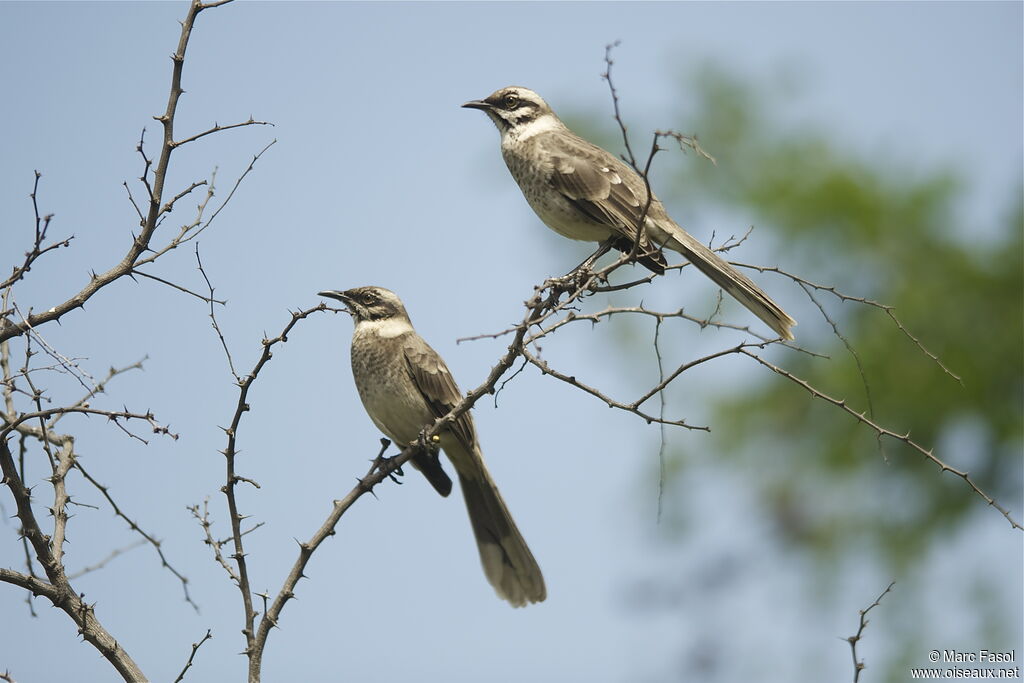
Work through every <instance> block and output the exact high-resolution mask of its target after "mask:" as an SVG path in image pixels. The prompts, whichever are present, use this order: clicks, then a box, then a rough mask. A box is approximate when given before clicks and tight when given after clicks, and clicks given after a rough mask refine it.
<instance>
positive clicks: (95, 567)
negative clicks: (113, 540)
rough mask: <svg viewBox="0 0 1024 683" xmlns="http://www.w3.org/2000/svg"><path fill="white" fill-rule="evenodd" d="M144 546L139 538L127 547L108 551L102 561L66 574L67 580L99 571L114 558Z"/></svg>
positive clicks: (142, 540)
mask: <svg viewBox="0 0 1024 683" xmlns="http://www.w3.org/2000/svg"><path fill="white" fill-rule="evenodd" d="M145 544H146V539H144V538H140V539H138V540H136V541H135V542H133V543H129V544H128V545H126V546H124V547H123V548H114V549H113V550H111V551H110V553H109V554H108V555H107V556H106V557H104V558H103V559H102V560H100V561H99V562H97V563H96V564H90V565H86V566H84V567H82V568H81V569H79V570H78V571H77V572H72V573H70V574H68V579H77V578H79V577H82V576H85V575H86V574H89V573H91V572H95V571H99V570H100V569H103V568H104V567H106V566H107V565H108V564H109V563H110V562H111V561H113V560H114V559H115V558H117V557H119V556H121V555H124V554H125V553H126V552H128V551H130V550H134V549H135V548H138V547H139V546H142V545H145Z"/></svg>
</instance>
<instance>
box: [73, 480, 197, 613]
mask: <svg viewBox="0 0 1024 683" xmlns="http://www.w3.org/2000/svg"><path fill="white" fill-rule="evenodd" d="M74 466H75V469H76V470H78V472H79V473H80V474H81V475H82V476H83V477H85V479H86V481H88V482H89V483H90V484H92V485H93V486H94V487H95V488H96V490H97V491H99V492H100V494H102V496H103V497H104V498H106V500H107V503H108V504H109V505H110V508H111V509H112V510H113V511H114V515H115V516H117V517H120V518H121V519H123V520H124V521H125V522H126V523H127V524H128V528H129V529H131V530H132V531H134V532H135V533H137V534H138V535H139V536H142V542H144V543H149V544H150V545H151V546H153V549H154V550H156V554H157V555H158V556H159V557H160V565H161V566H162V567H163V568H164V569H166V570H167V571H169V572H170V573H171V574H173V575H174V577H175V578H176V579H178V581H180V582H181V590H182V593H184V595H185V602H187V603H188V604H189V605H191V606H192V609H194V610H195V611H196V612H197V613H198V612H199V605H197V604H196V603H195V602H194V601H193V600H192V596H191V595H189V592H188V577H187V576H185V575H184V574H182V573H181V572H179V571H178V570H177V569H175V568H174V566H173V565H171V563H170V562H168V561H167V556H166V555H164V549H163V547H162V542H161V541H158V540H157V539H155V538H153V536H151V535H150V534H148V533H146V531H145V530H144V529H143V528H142V527H140V526H139V525H138V524H137V523H136V522H135V520H133V519H132V518H131V517H129V516H128V515H127V514H125V513H124V512H123V511H122V510H121V507H120V506H119V505H118V504H117V502H116V501H115V500H114V498H113V496H111V495H110V488H109V487H107V486H104V485H103V484H101V483H100V482H98V481H97V480H96V479H95V478H94V477H93V476H92V475H91V474H89V473H88V472H87V471H86V470H85V468H84V467H82V463H81V462H80V461H77V460H76V461H75V464H74Z"/></svg>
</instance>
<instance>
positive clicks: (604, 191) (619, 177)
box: [551, 140, 665, 270]
mask: <svg viewBox="0 0 1024 683" xmlns="http://www.w3.org/2000/svg"><path fill="white" fill-rule="evenodd" d="M584 145H585V146H584ZM560 147H561V145H560ZM590 148H591V145H590V144H589V143H586V141H583V140H581V141H580V143H579V146H578V148H577V147H571V146H564V147H562V148H561V149H557V150H552V151H553V152H554V154H553V155H552V160H553V168H552V173H551V186H552V188H553V189H555V190H556V191H558V192H559V193H560V194H561V195H562V196H563V197H565V198H566V199H567V200H569V202H571V203H572V204H573V206H575V207H576V208H577V209H579V210H580V211H581V212H582V213H583V214H584V215H586V216H587V218H589V219H590V220H592V221H595V222H597V223H601V224H603V225H607V226H609V227H611V228H613V229H614V230H615V232H616V233H617V234H619V235H621V236H622V237H624V238H625V241H624V243H622V244H617V245H616V247H617V248H619V249H622V250H623V251H629V250H630V249H631V248H632V246H633V241H635V240H636V234H637V225H638V224H639V223H640V219H641V218H642V217H643V215H644V207H645V205H646V203H647V196H646V193H645V192H634V190H632V189H631V188H630V183H628V182H627V181H626V180H624V179H623V176H624V175H625V174H627V173H631V171H629V169H627V168H625V167H621V166H622V165H621V164H618V163H612V162H611V161H609V162H608V163H602V161H601V155H603V154H604V152H603V150H600V149H599V148H596V147H595V148H593V151H592V150H591V149H590ZM595 152H597V153H595ZM620 167H621V168H620ZM658 211H660V205H659V204H658V203H657V200H656V199H655V200H653V201H652V202H651V206H650V207H648V213H649V214H650V213H652V212H653V213H657V212H658ZM641 246H642V247H643V249H644V251H646V252H650V254H649V256H648V257H647V258H646V259H641V261H642V262H645V265H648V264H647V263H646V261H648V260H649V261H651V264H650V266H649V267H652V268H653V269H655V270H664V267H665V261H664V258H663V257H662V256H661V254H657V253H656V249H655V247H654V246H653V245H652V244H651V242H650V240H648V239H647V237H646V235H645V236H644V240H643V243H642V244H641ZM659 246H660V245H659Z"/></svg>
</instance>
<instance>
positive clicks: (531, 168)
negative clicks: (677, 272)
mask: <svg viewBox="0 0 1024 683" xmlns="http://www.w3.org/2000/svg"><path fill="white" fill-rule="evenodd" d="M462 106H463V107H469V108H471V109H479V110H481V111H483V112H484V113H486V114H487V116H488V117H490V119H491V121H493V122H494V125H495V126H497V127H498V130H499V131H500V132H501V154H502V156H503V157H504V158H505V164H506V165H507V166H508V170H509V171H510V172H511V173H512V177H513V178H515V180H516V182H517V183H518V184H519V188H520V189H521V190H522V192H523V196H524V197H526V201H527V202H529V204H530V206H531V207H532V208H533V210H534V211H535V212H536V213H537V215H538V216H539V217H540V219H541V220H542V221H544V223H546V224H547V226H548V227H549V228H551V229H552V230H554V231H555V232H557V233H558V234H560V235H564V236H565V237H569V238H571V239H574V240H584V241H588V242H601V243H606V244H608V245H609V246H612V247H615V248H617V249H619V250H620V251H624V252H629V251H631V250H632V249H633V246H634V244H635V242H636V241H637V238H638V235H639V237H640V245H639V248H638V250H637V251H638V254H637V260H638V261H639V262H640V263H641V264H642V265H644V266H646V267H647V268H649V269H650V270H652V271H654V272H658V273H660V272H664V270H665V266H666V261H665V257H664V255H663V254H662V253H661V248H663V247H668V248H669V249H671V250H673V251H677V252H679V253H680V254H682V255H683V256H685V257H686V258H687V260H689V261H690V262H691V263H692V264H693V265H695V266H696V267H697V269H698V270H700V271H701V272H702V273H704V274H705V275H706V276H708V277H709V278H711V279H712V280H713V281H714V282H715V284H717V285H718V286H719V287H721V288H722V289H724V290H725V291H726V292H727V293H728V294H729V295H730V296H732V297H733V298H734V299H736V300H737V301H739V302H740V303H741V304H743V305H744V306H746V307H747V309H749V310H750V312H751V313H753V314H754V315H756V316H757V317H758V318H760V319H761V320H763V321H764V322H765V323H766V324H767V325H768V326H769V327H771V328H772V329H773V330H774V331H775V332H776V333H777V334H779V335H780V336H781V337H783V338H784V339H792V338H793V333H792V332H791V331H790V328H791V327H792V326H794V325H796V321H795V320H793V318H791V317H790V316H789V315H787V314H786V312H785V311H783V310H782V308H781V307H779V305H778V304H776V303H775V302H774V301H772V300H771V299H770V298H769V297H768V295H767V294H765V293H764V292H763V291H761V289H760V288H759V287H758V286H757V285H755V284H754V283H753V281H752V280H751V279H750V278H748V277H747V276H745V275H743V274H742V273H740V272H739V271H737V270H736V269H735V268H733V267H732V266H731V265H729V264H728V263H726V262H725V260H723V259H722V258H721V257H719V256H718V255H717V254H715V253H714V252H713V251H711V250H710V249H708V248H707V247H706V246H704V245H703V244H702V243H701V242H699V241H698V240H696V239H695V238H693V237H692V236H691V235H690V234H689V233H687V232H686V231H685V230H683V229H682V228H681V227H679V226H678V225H676V223H675V221H673V220H672V219H671V218H670V217H669V215H668V213H667V212H666V211H665V207H664V206H662V204H661V202H660V201H658V198H657V197H655V196H654V194H653V193H649V191H648V188H647V184H646V183H645V182H644V179H643V178H642V177H641V176H640V174H638V173H637V172H636V171H635V170H633V169H632V168H630V167H629V166H627V165H626V164H625V163H623V162H622V161H620V160H619V159H617V158H616V157H615V156H614V155H612V154H610V153H609V152H606V151H605V150H603V149H601V148H600V147H597V146H596V145H593V144H591V143H589V142H587V141H586V140H584V139H583V138H581V137H579V136H578V135H576V134H575V133H573V132H572V131H571V130H569V128H568V127H567V126H566V125H565V124H564V123H562V121H561V120H560V119H559V118H558V117H557V116H556V115H555V113H554V112H553V111H552V110H551V107H550V106H548V104H547V102H545V101H544V100H543V98H541V96H540V95H538V94H537V93H535V92H533V91H532V90H528V89H526V88H520V87H516V86H510V87H507V88H502V89H501V90H498V91H496V92H494V93H492V94H491V95H489V96H488V97H486V98H485V99H482V100H472V101H470V102H466V103H465V104H463V105H462ZM641 219H642V220H643V230H642V231H640V230H638V227H639V226H640V224H641Z"/></svg>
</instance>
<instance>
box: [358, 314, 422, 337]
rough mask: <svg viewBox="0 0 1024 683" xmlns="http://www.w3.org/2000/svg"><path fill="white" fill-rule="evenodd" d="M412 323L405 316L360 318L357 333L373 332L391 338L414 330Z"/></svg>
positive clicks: (378, 335)
mask: <svg viewBox="0 0 1024 683" xmlns="http://www.w3.org/2000/svg"><path fill="white" fill-rule="evenodd" d="M412 331H413V330H412V323H410V322H409V321H408V320H407V319H405V318H386V319H384V320H360V321H359V322H358V323H356V330H355V333H356V334H359V335H364V334H371V335H374V336H376V337H383V338H384V339H391V338H392V337H397V336H399V335H402V334H405V333H406V332H412Z"/></svg>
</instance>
